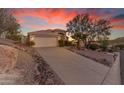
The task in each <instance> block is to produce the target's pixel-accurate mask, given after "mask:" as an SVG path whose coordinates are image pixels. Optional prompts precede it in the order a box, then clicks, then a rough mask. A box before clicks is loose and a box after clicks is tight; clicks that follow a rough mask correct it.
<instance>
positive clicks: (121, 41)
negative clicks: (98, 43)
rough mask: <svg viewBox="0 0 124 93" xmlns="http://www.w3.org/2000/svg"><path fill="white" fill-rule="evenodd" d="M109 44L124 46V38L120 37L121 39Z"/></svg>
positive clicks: (111, 41)
mask: <svg viewBox="0 0 124 93" xmlns="http://www.w3.org/2000/svg"><path fill="white" fill-rule="evenodd" d="M109 42H110V44H112V45H117V44H124V37H119V38H116V39H114V40H110V41H109Z"/></svg>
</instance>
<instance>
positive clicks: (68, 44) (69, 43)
mask: <svg viewBox="0 0 124 93" xmlns="http://www.w3.org/2000/svg"><path fill="white" fill-rule="evenodd" d="M64 44H65V46H71V45H72V42H71V41H67V40H66V41H64Z"/></svg>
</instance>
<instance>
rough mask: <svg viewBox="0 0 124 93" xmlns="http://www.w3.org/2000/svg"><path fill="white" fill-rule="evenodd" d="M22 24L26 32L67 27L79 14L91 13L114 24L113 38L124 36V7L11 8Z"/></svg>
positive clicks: (22, 28) (93, 16) (94, 16)
mask: <svg viewBox="0 0 124 93" xmlns="http://www.w3.org/2000/svg"><path fill="white" fill-rule="evenodd" d="M10 10H11V11H12V14H13V15H14V16H15V18H16V19H17V21H18V23H20V24H21V30H22V32H23V33H24V34H26V33H27V32H31V31H38V30H42V29H55V28H59V29H65V30H66V23H67V22H68V21H69V20H71V19H72V18H73V17H74V16H76V15H77V14H82V13H83V14H84V13H89V14H90V15H91V17H92V18H107V19H110V20H111V23H112V25H113V28H112V29H111V30H112V34H111V36H110V38H111V39H114V38H117V37H123V36H124V9H116V8H113V9H110V8H104V9H90V8H89V9H85V8H58V9H57V8H47V9H45V8H41V9H40V8H28V9H24V8H22V9H19V8H18V9H10Z"/></svg>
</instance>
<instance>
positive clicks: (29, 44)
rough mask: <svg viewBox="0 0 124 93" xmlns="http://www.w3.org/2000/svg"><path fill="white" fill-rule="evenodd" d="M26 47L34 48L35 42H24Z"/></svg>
mask: <svg viewBox="0 0 124 93" xmlns="http://www.w3.org/2000/svg"><path fill="white" fill-rule="evenodd" d="M26 45H27V46H29V47H30V46H34V45H35V42H34V41H27V42H26Z"/></svg>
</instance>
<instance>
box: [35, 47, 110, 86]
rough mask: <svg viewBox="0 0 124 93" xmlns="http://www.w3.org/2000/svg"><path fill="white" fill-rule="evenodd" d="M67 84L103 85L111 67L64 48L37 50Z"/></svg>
mask: <svg viewBox="0 0 124 93" xmlns="http://www.w3.org/2000/svg"><path fill="white" fill-rule="evenodd" d="M36 50H37V51H38V52H39V53H40V54H41V56H42V57H43V58H44V59H45V60H46V62H48V64H49V65H50V66H51V68H52V69H53V70H54V71H55V72H56V73H57V74H58V75H59V77H60V78H61V79H62V80H63V81H64V82H65V84H78V85H79V84H101V82H103V80H104V77H105V75H106V73H107V71H108V70H109V67H107V66H104V65H102V64H99V63H97V62H94V61H93V60H90V59H87V58H85V57H83V56H80V55H78V54H76V53H73V52H71V51H69V50H67V49H64V48H36Z"/></svg>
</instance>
